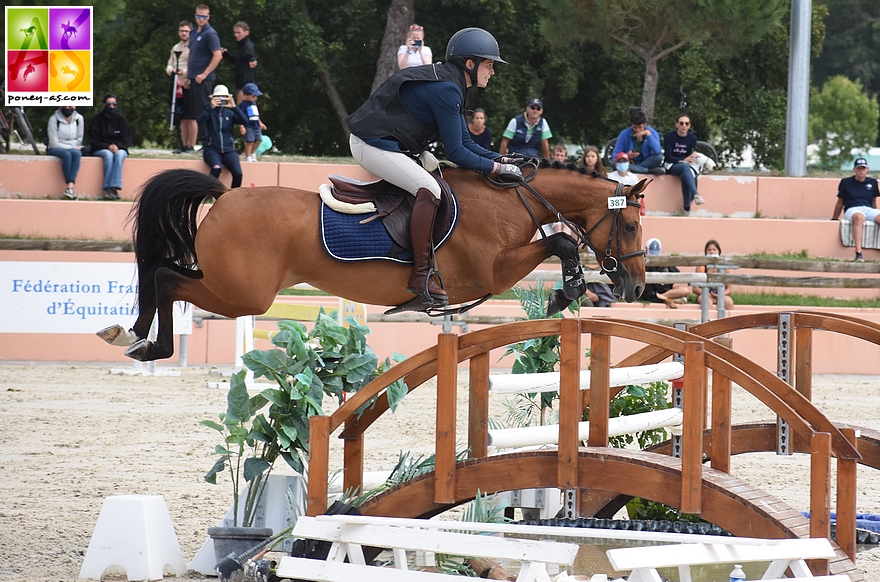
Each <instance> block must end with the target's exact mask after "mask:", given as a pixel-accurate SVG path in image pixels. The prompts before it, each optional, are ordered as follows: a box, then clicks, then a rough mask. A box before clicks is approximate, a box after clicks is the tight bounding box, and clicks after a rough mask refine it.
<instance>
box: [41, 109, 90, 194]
mask: <svg viewBox="0 0 880 582" xmlns="http://www.w3.org/2000/svg"><path fill="white" fill-rule="evenodd" d="M85 123H86V122H85V120H84V119H83V116H82V115H80V114H79V113H77V112H76V107H73V106H66V107H59V108H58V111H56V112H55V114H54V115H53V116H52V117H50V118H49V126H48V128H47V129H48V133H49V145H48V149H47V150H46V153H47V154H49V155H50V156H55V157H56V158H61V171H62V173H64V181H65V182H66V183H67V188H65V190H64V194H63V196H64V198H66V199H68V200H76V194H75V193H74V191H73V185H74V184H75V183H76V175H77V173H79V162H80V160H81V159H82V143H83V132H84V131H85Z"/></svg>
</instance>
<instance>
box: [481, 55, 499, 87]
mask: <svg viewBox="0 0 880 582" xmlns="http://www.w3.org/2000/svg"><path fill="white" fill-rule="evenodd" d="M494 74H495V61H490V60H489V59H483V60H482V61H481V62H480V66H479V67H477V87H485V86H486V85H488V84H489V79H490V78H491V77H492V75H494Z"/></svg>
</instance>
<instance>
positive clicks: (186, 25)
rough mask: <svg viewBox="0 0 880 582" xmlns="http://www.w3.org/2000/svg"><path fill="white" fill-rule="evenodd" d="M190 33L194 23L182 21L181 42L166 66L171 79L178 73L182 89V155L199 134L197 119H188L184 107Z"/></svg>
mask: <svg viewBox="0 0 880 582" xmlns="http://www.w3.org/2000/svg"><path fill="white" fill-rule="evenodd" d="M190 33H192V23H190V22H189V21H187V20H181V21H180V24H178V25H177V36H178V37H180V41H178V43H177V44H175V45H174V46H173V47H171V55H170V56H169V57H168V64H166V65H165V72H166V73H167V74H168V76H169V77H170V76H171V75H173V74H175V72H176V73H177V84H178V85H177V86H178V87H179V89H180V92H179V95H180V96H179V97H178V98H177V107H178V108H179V109H180V110H181V111H182V113H183V118H182V119H179V120H178V121H179V122H180V141H181V142H182V143H181V147H180V149H179V150H177V151H176V152H175V153H180V154H182V153H186V152H187V151H190V150H189V149H187V144H189V143H192V144H193V145H194V144H195V143H196V133H197V128H196V122H195V118H192V119H187V117H186V108H185V107H184V104H185V103H186V102H187V101H188V98H187V93H189V89H187V88H186V87H185V85H186V70H187V65H188V64H189V35H190ZM177 113H178V112H177V111H175V112H174V115H175V118H176V116H177ZM190 149H191V148H190Z"/></svg>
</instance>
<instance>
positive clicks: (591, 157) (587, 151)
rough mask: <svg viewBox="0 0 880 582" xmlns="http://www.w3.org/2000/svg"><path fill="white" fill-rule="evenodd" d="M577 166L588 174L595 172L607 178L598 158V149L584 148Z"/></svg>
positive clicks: (593, 147)
mask: <svg viewBox="0 0 880 582" xmlns="http://www.w3.org/2000/svg"><path fill="white" fill-rule="evenodd" d="M578 166H582V167H584V168H586V169H587V170H588V171H590V172H596V173H597V174H599V175H600V176H602V177H604V178H607V177H608V172H606V171H605V166H604V165H602V158H601V157H600V156H599V148H597V147H596V146H587V147H586V148H584V154H583V155H582V156H581V159H580V160H578ZM627 170H629V168H627Z"/></svg>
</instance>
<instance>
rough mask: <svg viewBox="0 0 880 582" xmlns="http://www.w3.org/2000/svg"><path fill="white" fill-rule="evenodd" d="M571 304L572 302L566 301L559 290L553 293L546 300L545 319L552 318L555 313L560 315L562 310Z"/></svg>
mask: <svg viewBox="0 0 880 582" xmlns="http://www.w3.org/2000/svg"><path fill="white" fill-rule="evenodd" d="M571 302H572V300H571V299H568V298H567V297H566V296H565V294H564V293H563V292H562V290H561V289H557V290H555V291H553V292H552V293H550V296H549V297H548V298H547V317H553V316H554V315H556V314H557V313H562V311H563V310H564V309H566V308H567V307H568V306H569V305H571Z"/></svg>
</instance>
